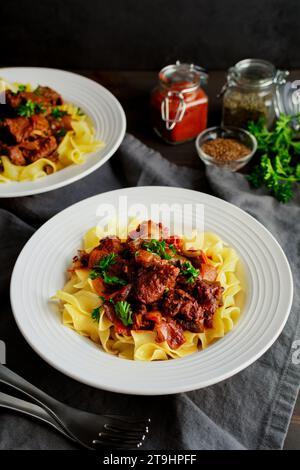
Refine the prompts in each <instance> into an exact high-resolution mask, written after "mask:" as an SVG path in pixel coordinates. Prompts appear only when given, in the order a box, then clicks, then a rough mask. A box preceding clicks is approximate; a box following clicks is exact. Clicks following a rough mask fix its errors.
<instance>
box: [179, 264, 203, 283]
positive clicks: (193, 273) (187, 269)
mask: <svg viewBox="0 0 300 470" xmlns="http://www.w3.org/2000/svg"><path fill="white" fill-rule="evenodd" d="M180 274H182V275H183V276H184V277H185V278H186V279H185V280H186V282H187V283H188V284H191V283H192V282H194V281H195V280H196V278H197V277H198V276H199V269H196V268H194V266H193V265H192V263H191V262H190V261H185V262H184V263H182V267H181V270H180Z"/></svg>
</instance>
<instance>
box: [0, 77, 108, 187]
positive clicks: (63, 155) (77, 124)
mask: <svg viewBox="0 0 300 470" xmlns="http://www.w3.org/2000/svg"><path fill="white" fill-rule="evenodd" d="M19 85H20V84H18V83H13V84H7V83H6V88H7V89H9V90H11V91H16V90H17V89H18V86H19ZM31 90H32V88H31V86H30V85H29V84H27V85H26V91H31ZM57 107H58V108H59V109H60V110H61V111H66V112H67V113H68V114H70V115H71V118H72V121H71V125H72V128H73V130H71V131H68V132H67V133H66V135H65V136H64V138H63V139H62V141H61V142H60V144H59V146H58V148H57V153H58V161H57V162H53V161H52V160H50V159H48V158H40V159H39V160H36V161H35V162H33V163H30V164H28V165H26V166H19V165H14V164H13V163H12V162H11V160H10V159H9V158H8V157H7V156H5V155H0V163H1V165H0V183H8V182H10V181H34V180H36V179H38V178H41V177H44V176H47V175H48V174H50V173H55V172H57V171H59V170H61V169H62V168H65V167H67V166H69V165H72V164H73V163H75V164H76V165H79V164H82V163H84V162H85V161H86V154H88V153H92V152H95V151H96V150H98V149H100V148H102V147H104V142H102V141H100V140H96V139H95V130H94V128H93V125H92V123H91V121H90V119H89V118H88V116H86V115H85V114H84V113H83V112H82V111H81V110H79V108H78V107H77V106H74V105H72V104H69V103H65V104H62V105H60V106H57ZM78 111H80V112H78ZM1 166H2V167H3V170H2V171H1Z"/></svg>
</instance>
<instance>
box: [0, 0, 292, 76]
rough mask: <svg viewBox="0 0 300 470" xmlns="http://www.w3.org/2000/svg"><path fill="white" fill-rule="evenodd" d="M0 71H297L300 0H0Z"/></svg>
mask: <svg viewBox="0 0 300 470" xmlns="http://www.w3.org/2000/svg"><path fill="white" fill-rule="evenodd" d="M0 30H1V53H0V66H17V65H19V66H20V65H27V66H29V65H32V66H49V67H58V68H64V69H77V70H80V69H98V70H115V69H123V70H155V69H160V68H161V67H162V66H163V65H165V64H167V63H171V62H173V61H175V60H176V59H181V60H187V61H192V62H195V63H198V64H199V65H203V66H205V67H207V68H208V69H225V68H227V67H229V66H230V65H232V64H233V63H235V62H236V61H238V60H239V59H242V58H245V57H251V56H252V57H254V56H255V57H260V58H267V59H269V60H271V61H272V62H274V63H275V64H276V65H277V66H278V67H287V68H300V1H299V0H248V1H246V0H51V1H50V0H40V1H37V0H8V1H4V0H0Z"/></svg>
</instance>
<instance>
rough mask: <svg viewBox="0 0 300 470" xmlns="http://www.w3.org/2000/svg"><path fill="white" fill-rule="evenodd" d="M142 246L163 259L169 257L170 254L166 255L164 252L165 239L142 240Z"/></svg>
mask: <svg viewBox="0 0 300 470" xmlns="http://www.w3.org/2000/svg"><path fill="white" fill-rule="evenodd" d="M143 246H144V248H146V250H147V251H149V252H150V253H156V254H157V255H159V256H160V257H161V258H164V259H171V258H172V256H170V255H168V253H167V252H166V241H165V240H162V241H159V240H154V239H153V240H150V242H144V244H143Z"/></svg>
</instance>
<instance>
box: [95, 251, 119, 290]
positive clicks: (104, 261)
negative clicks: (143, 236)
mask: <svg viewBox="0 0 300 470" xmlns="http://www.w3.org/2000/svg"><path fill="white" fill-rule="evenodd" d="M116 258H117V255H116V254H115V253H110V254H108V255H105V256H103V258H101V260H100V261H99V263H98V264H97V265H96V266H94V269H93V270H92V271H91V272H90V274H89V277H90V279H92V280H93V279H96V278H97V277H102V279H103V281H104V282H105V283H106V284H120V285H122V286H126V284H127V282H126V281H124V279H121V278H120V277H118V276H109V275H108V274H107V270H108V269H109V268H110V266H112V265H113V264H115V263H116V262H117V259H116Z"/></svg>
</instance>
